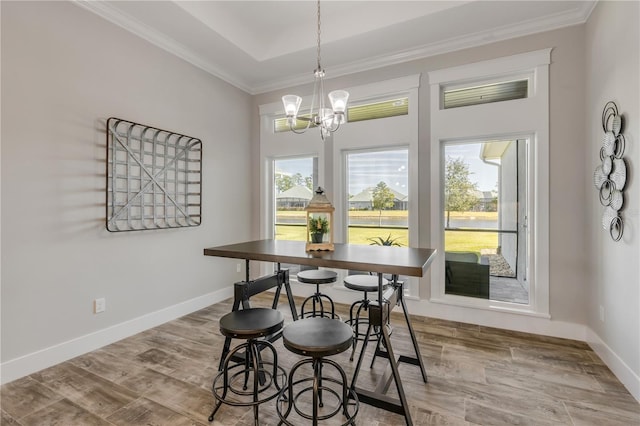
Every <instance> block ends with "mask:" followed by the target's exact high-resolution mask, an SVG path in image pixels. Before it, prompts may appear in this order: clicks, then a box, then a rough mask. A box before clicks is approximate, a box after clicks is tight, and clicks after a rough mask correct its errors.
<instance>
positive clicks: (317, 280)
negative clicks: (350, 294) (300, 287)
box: [297, 269, 340, 319]
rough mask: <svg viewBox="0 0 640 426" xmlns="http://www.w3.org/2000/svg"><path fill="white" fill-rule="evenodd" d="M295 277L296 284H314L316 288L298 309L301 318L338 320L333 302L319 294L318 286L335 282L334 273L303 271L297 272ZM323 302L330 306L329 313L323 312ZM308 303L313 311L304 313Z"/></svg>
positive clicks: (325, 270)
mask: <svg viewBox="0 0 640 426" xmlns="http://www.w3.org/2000/svg"><path fill="white" fill-rule="evenodd" d="M297 277H298V282H300V283H302V284H315V286H316V292H315V293H314V294H312V295H311V296H309V297H307V298H306V299H305V300H304V302H302V307H301V308H300V317H301V318H308V317H325V318H331V319H340V317H339V316H338V315H337V314H336V309H335V305H334V303H333V300H332V299H331V298H330V297H329V296H327V295H326V294H322V293H320V284H331V283H334V282H336V280H337V279H338V274H337V273H336V272H334V271H329V270H327V269H307V270H305V271H300V272H298V275H297ZM323 300H324V301H327V302H329V305H330V306H331V311H330V312H325V309H324V303H323ZM308 302H309V303H311V304H312V307H313V309H312V310H311V311H307V312H306V313H305V307H306V306H307V303H308Z"/></svg>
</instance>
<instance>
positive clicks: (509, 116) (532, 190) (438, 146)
mask: <svg viewBox="0 0 640 426" xmlns="http://www.w3.org/2000/svg"><path fill="white" fill-rule="evenodd" d="M551 50H552V49H542V50H538V51H534V52H528V53H522V54H518V55H512V56H508V57H505V58H499V59H494V60H489V61H483V62H477V63H473V64H468V65H463V66H459V67H453V68H449V69H443V70H438V71H434V72H430V73H429V81H430V85H431V92H430V93H431V105H430V106H431V148H430V149H431V191H430V192H431V197H430V198H431V242H430V245H431V247H433V248H435V249H437V250H438V253H437V254H436V258H435V259H434V261H433V263H432V265H431V268H430V274H431V275H430V276H431V289H430V290H431V291H430V297H431V300H432V301H434V302H435V301H438V302H439V303H441V304H442V303H447V304H450V305H458V306H460V307H461V308H463V309H469V308H471V309H473V308H480V309H486V310H490V311H495V313H496V314H499V315H505V316H507V315H512V314H513V313H518V314H522V315H524V316H529V317H530V316H531V315H536V316H540V317H542V318H548V317H549V62H550V60H551ZM505 70H510V71H512V72H513V73H515V74H521V73H523V72H529V73H532V75H533V86H534V90H532V91H531V92H530V94H529V97H528V98H526V99H517V100H513V101H506V102H495V103H490V104H483V105H474V106H469V107H462V108H451V109H447V110H444V109H441V108H440V104H441V101H440V98H441V93H442V86H443V85H445V84H455V83H457V82H463V81H481V80H482V79H485V78H486V79H492V78H494V77H495V76H497V75H503V76H506V75H508V73H507V72H506V71H505ZM496 120H497V121H496ZM460 123H464V126H461V125H460ZM509 135H512V136H517V137H522V138H527V139H528V140H529V143H528V147H529V148H528V149H529V155H528V160H529V164H528V173H529V188H527V196H528V197H529V200H528V202H527V205H528V206H529V207H530V212H529V233H530V234H529V235H530V247H531V249H530V252H529V253H528V254H529V257H530V263H529V264H530V265H531V266H532V267H531V268H530V274H529V277H528V280H529V282H530V284H531V285H530V294H529V304H527V305H524V304H523V305H517V304H504V303H503V304H501V303H499V302H496V301H491V300H483V299H470V298H461V297H457V298H456V297H451V296H450V295H445V293H444V231H443V217H442V213H441V212H442V211H444V210H443V208H442V206H443V203H444V200H443V197H444V195H443V191H442V188H441V186H442V184H441V180H442V176H441V175H442V173H441V170H442V169H443V168H444V157H443V151H442V144H443V143H445V142H450V141H467V140H469V141H473V140H479V138H486V139H503V138H505V137H507V136H509ZM466 299H469V300H466Z"/></svg>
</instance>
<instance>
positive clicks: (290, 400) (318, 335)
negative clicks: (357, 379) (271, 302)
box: [276, 317, 360, 426]
mask: <svg viewBox="0 0 640 426" xmlns="http://www.w3.org/2000/svg"><path fill="white" fill-rule="evenodd" d="M352 339H353V331H352V330H351V327H349V326H348V325H347V324H345V323H343V322H342V321H331V320H327V319H325V318H318V317H317V318H303V319H300V320H298V321H295V322H293V323H291V324H289V325H287V326H286V327H285V328H284V330H283V332H282V342H283V344H284V347H285V348H287V349H288V350H289V351H291V352H293V353H295V354H298V355H303V356H307V357H310V358H306V359H303V360H301V361H298V362H297V363H296V364H295V365H294V366H293V368H292V369H291V371H290V372H289V377H288V379H287V385H286V387H285V388H284V389H282V392H281V393H280V397H279V398H278V404H277V405H276V411H277V412H278V416H279V417H280V420H281V422H282V423H284V424H286V425H293V424H301V423H300V422H299V421H298V422H296V423H291V422H290V421H288V420H287V417H288V416H289V415H290V414H291V411H292V410H294V411H295V412H296V413H297V414H298V415H299V416H301V417H302V418H304V419H307V420H311V421H312V424H313V425H314V426H315V425H317V424H318V421H322V420H327V419H329V418H331V417H333V416H335V415H336V414H337V413H339V412H340V411H342V414H343V416H344V418H345V419H346V422H345V423H343V425H348V424H355V417H356V415H357V413H358V409H359V406H360V404H359V402H358V397H357V395H356V394H355V392H354V391H353V390H351V389H349V388H348V386H347V377H346V374H345V372H344V370H343V369H342V367H340V365H339V364H338V363H336V362H335V361H333V360H330V359H325V357H328V356H331V355H336V354H339V353H341V352H344V351H346V350H347V349H349V347H350V346H351V341H352ZM306 364H311V365H312V367H313V376H312V377H305V378H301V379H298V380H294V375H295V373H296V372H297V370H298V369H299V368H300V367H301V366H303V365H306ZM327 365H328V366H331V367H333V368H334V369H335V370H336V371H337V372H338V374H339V375H340V379H335V378H333V377H329V376H326V375H323V372H322V369H323V367H325V366H327ZM306 382H312V384H311V385H310V386H306V387H303V388H302V389H300V390H299V391H297V392H296V393H295V395H294V387H295V386H296V385H298V384H301V383H306ZM323 382H324V384H323ZM327 382H331V383H335V384H337V385H339V386H340V388H341V389H340V393H338V391H336V390H335V389H334V388H335V387H336V386H333V387H332V386H328V385H327ZM307 392H312V397H311V401H312V413H311V414H310V413H309V412H305V411H303V410H302V409H301V407H300V406H299V405H300V403H299V399H300V397H301V396H302V395H303V394H305V393H307ZM323 393H329V394H330V395H332V397H333V398H332V399H335V400H336V401H337V402H336V403H335V404H332V407H330V408H328V409H327V410H322V408H323V407H324V402H325V401H324V400H323ZM350 399H351V400H353V402H351V403H350V402H349V400H350ZM285 405H286V410H285V411H284V413H283V406H285ZM321 411H324V412H321Z"/></svg>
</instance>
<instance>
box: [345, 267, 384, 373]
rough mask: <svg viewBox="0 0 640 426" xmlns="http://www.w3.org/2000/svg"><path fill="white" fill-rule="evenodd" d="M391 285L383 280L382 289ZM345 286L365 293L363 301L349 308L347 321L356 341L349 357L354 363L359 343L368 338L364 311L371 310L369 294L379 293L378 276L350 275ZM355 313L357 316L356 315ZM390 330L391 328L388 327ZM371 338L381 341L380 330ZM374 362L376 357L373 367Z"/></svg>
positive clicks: (367, 321) (375, 331)
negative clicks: (362, 315)
mask: <svg viewBox="0 0 640 426" xmlns="http://www.w3.org/2000/svg"><path fill="white" fill-rule="evenodd" d="M388 285H389V280H387V279H386V278H382V287H383V288H384V287H386V286H388ZM344 286H345V288H348V289H350V290H355V291H361V292H363V293H364V296H363V298H362V299H361V300H357V301H355V302H354V303H353V304H351V307H350V308H349V320H347V321H345V322H346V323H347V324H349V325H350V326H351V327H352V329H353V334H354V339H353V349H352V350H351V356H350V357H349V360H350V361H353V357H354V355H355V353H356V347H357V345H358V341H363V340H364V339H365V337H366V336H367V332H366V330H367V329H368V325H369V318H368V317H367V318H362V317H361V314H362V311H365V312H366V311H368V310H369V303H370V300H369V297H368V296H367V293H369V292H373V293H375V292H377V291H378V275H364V274H357V275H349V276H347V277H346V278H345V279H344ZM354 311H355V315H354ZM362 327H364V330H365V331H364V332H363V331H361V328H362ZM387 327H388V328H389V329H390V326H388V325H387ZM371 337H375V338H376V340H377V341H378V342H379V341H380V330H376V329H375V328H374V329H372V334H371ZM373 361H375V356H374V358H373V360H372V362H371V364H372V365H373Z"/></svg>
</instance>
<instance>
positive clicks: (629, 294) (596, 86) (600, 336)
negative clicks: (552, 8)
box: [583, 1, 640, 400]
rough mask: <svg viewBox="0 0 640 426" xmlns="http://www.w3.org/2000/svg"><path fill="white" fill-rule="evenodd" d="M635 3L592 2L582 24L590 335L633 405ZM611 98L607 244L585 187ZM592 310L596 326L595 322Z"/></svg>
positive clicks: (636, 354)
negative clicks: (615, 126) (612, 170)
mask: <svg viewBox="0 0 640 426" xmlns="http://www.w3.org/2000/svg"><path fill="white" fill-rule="evenodd" d="M638 23H640V3H638V2H617V1H615V2H609V1H605V2H599V3H598V5H597V6H596V8H595V10H594V12H593V13H592V14H591V17H590V19H589V21H588V22H587V25H586V51H587V55H586V64H585V65H586V66H585V68H586V70H587V78H586V93H587V99H586V111H585V112H586V114H585V128H586V137H587V143H586V144H585V145H586V146H585V149H586V150H585V152H584V154H583V155H584V158H585V162H586V163H587V165H588V167H587V170H586V171H585V175H584V177H583V182H584V185H585V186H586V192H587V198H588V202H587V204H586V210H587V213H588V220H587V224H586V226H587V227H586V229H585V233H586V235H587V236H588V239H589V244H588V247H590V248H591V250H589V251H587V252H586V253H585V255H586V256H587V257H586V265H587V268H588V269H587V271H588V274H587V277H589V279H588V280H587V281H586V282H585V287H586V290H588V291H587V294H588V303H587V306H586V312H587V314H588V315H587V324H588V326H589V327H590V329H591V330H592V332H593V334H592V335H591V336H590V340H591V343H592V344H593V345H594V347H595V348H596V350H597V351H598V354H600V356H601V357H603V358H605V360H607V361H608V364H609V365H610V366H612V368H613V369H614V372H615V373H616V374H617V375H618V377H620V378H621V379H623V381H625V384H626V385H627V387H628V388H629V389H630V390H631V391H632V393H633V394H634V395H635V397H636V399H638V400H640V261H639V260H640V220H639V216H640V182H638V178H639V176H638V173H637V172H636V171H637V170H638V169H640V82H639V80H640V56H639V55H640V53H639V52H640V32H639V30H638ZM608 101H614V102H615V103H616V104H617V106H618V110H619V112H620V113H621V114H622V116H623V119H624V130H623V134H624V136H625V138H626V141H627V143H626V150H625V154H624V159H625V161H626V163H627V167H628V175H627V176H628V178H627V185H626V187H625V189H624V195H625V199H624V202H625V205H624V208H623V210H622V217H623V218H624V234H623V237H622V240H620V241H619V242H614V241H612V239H611V238H610V236H609V234H608V232H607V231H605V230H603V229H602V225H601V215H602V206H601V205H600V203H599V201H598V193H597V191H596V189H595V187H594V186H593V184H592V178H593V170H594V169H595V167H596V166H597V165H598V164H599V162H600V157H599V155H598V153H599V151H600V147H601V145H602V136H603V131H602V125H601V115H602V109H603V108H604V105H605V104H606V103H607V102H608ZM600 307H602V308H603V309H604V321H601V320H600Z"/></svg>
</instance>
